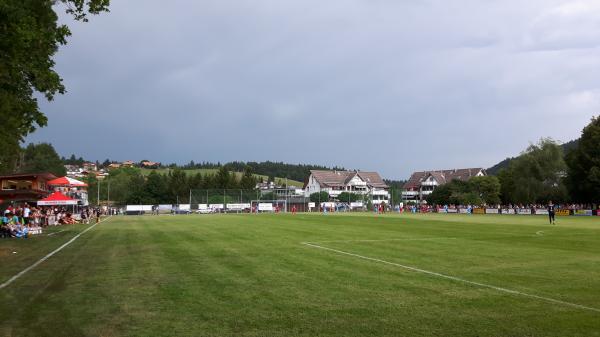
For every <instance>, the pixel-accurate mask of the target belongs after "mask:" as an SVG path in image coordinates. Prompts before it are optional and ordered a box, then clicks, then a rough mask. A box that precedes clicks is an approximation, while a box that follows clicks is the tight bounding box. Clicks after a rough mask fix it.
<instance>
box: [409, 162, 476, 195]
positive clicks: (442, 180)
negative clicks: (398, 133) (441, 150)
mask: <svg viewBox="0 0 600 337" xmlns="http://www.w3.org/2000/svg"><path fill="white" fill-rule="evenodd" d="M485 175H487V174H486V172H485V169H483V168H480V167H477V168H466V169H453V170H437V171H420V172H414V173H413V174H412V175H411V176H410V179H408V181H407V182H406V183H405V184H404V190H403V191H402V199H403V200H406V201H423V200H425V198H427V196H428V195H430V194H431V193H433V191H434V190H435V188H436V187H437V186H441V185H444V184H446V183H449V182H451V181H452V180H461V181H468V180H469V179H471V178H473V177H481V176H485Z"/></svg>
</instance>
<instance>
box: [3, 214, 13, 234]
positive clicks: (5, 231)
mask: <svg viewBox="0 0 600 337" xmlns="http://www.w3.org/2000/svg"><path fill="white" fill-rule="evenodd" d="M9 216H10V211H8V210H7V211H6V212H5V213H4V215H3V216H2V219H1V220H0V237H3V238H10V237H11V236H12V235H11V232H10V230H9V228H8V223H9V222H10V220H9Z"/></svg>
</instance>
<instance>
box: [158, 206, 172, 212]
mask: <svg viewBox="0 0 600 337" xmlns="http://www.w3.org/2000/svg"><path fill="white" fill-rule="evenodd" d="M172 208H173V206H172V205H158V210H159V211H170V210H171V209H172Z"/></svg>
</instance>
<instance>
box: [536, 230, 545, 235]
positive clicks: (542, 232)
mask: <svg viewBox="0 0 600 337" xmlns="http://www.w3.org/2000/svg"><path fill="white" fill-rule="evenodd" d="M535 235H538V236H544V231H537V232H535Z"/></svg>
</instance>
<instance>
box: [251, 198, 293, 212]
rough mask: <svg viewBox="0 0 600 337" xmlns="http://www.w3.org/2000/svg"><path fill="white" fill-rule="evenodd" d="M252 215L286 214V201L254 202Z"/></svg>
mask: <svg viewBox="0 0 600 337" xmlns="http://www.w3.org/2000/svg"><path fill="white" fill-rule="evenodd" d="M250 206H251V209H252V213H284V212H287V211H288V209H287V201H286V200H252V201H251V202H250Z"/></svg>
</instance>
